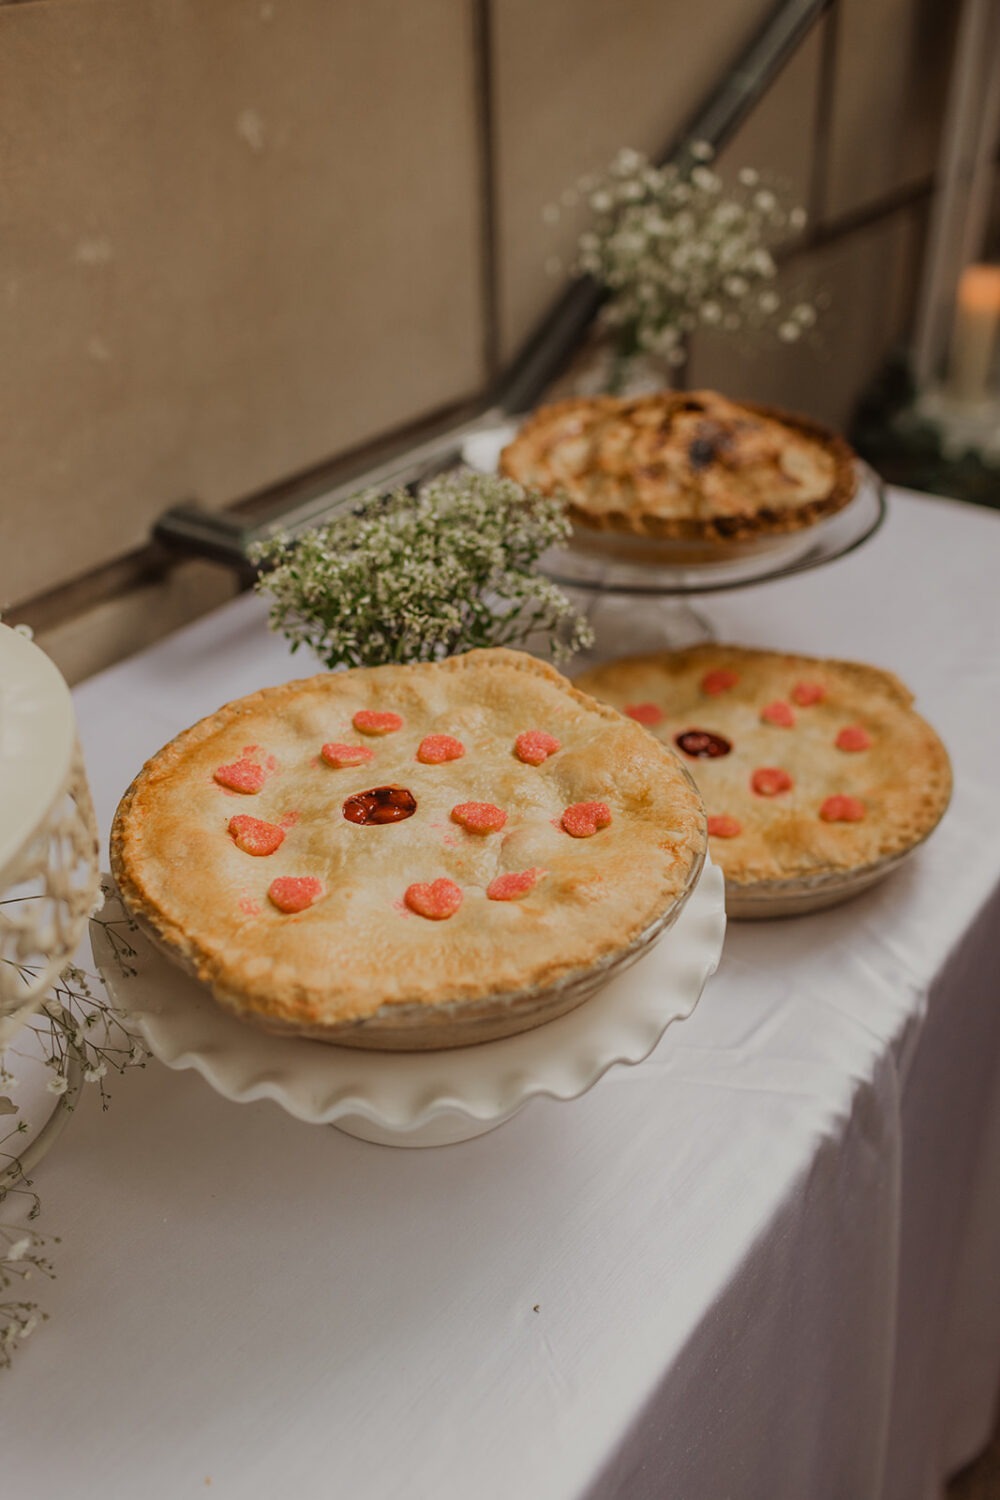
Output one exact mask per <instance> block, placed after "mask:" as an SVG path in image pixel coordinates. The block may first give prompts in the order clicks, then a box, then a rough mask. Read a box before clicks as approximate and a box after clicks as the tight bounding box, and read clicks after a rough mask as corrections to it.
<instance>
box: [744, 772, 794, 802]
mask: <svg viewBox="0 0 1000 1500" xmlns="http://www.w3.org/2000/svg"><path fill="white" fill-rule="evenodd" d="M750 785H751V786H752V787H753V789H754V791H755V792H756V793H757V796H758V797H778V796H780V794H781V793H782V792H790V791H791V789H792V785H793V783H792V778H791V777H790V776H789V774H788V772H787V771H785V770H783V769H782V768H781V766H759V767H758V768H757V770H756V771H754V773H753V775H752V776H751V777H750Z"/></svg>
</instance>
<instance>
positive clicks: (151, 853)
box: [111, 649, 705, 1047]
mask: <svg viewBox="0 0 1000 1500" xmlns="http://www.w3.org/2000/svg"><path fill="white" fill-rule="evenodd" d="M359 710H374V711H375V712H379V713H385V712H389V713H394V714H398V715H400V716H401V717H402V719H403V720H404V723H403V727H402V728H400V729H399V730H398V731H397V732H394V733H390V734H386V735H383V736H378V737H370V738H365V737H364V736H363V735H362V734H359V733H358V732H357V731H356V730H355V729H354V728H353V726H352V719H353V716H354V714H355V713H356V712H358V711H359ZM532 729H540V730H543V731H545V732H546V733H548V734H551V735H554V736H555V737H556V738H557V739H558V740H559V741H560V742H561V746H562V748H561V749H560V750H559V751H558V752H557V753H555V754H552V755H551V756H550V757H549V758H548V759H547V760H545V761H544V763H542V764H541V765H537V766H535V765H529V764H526V763H524V762H523V761H522V760H520V759H519V758H518V757H517V755H516V754H515V753H514V741H515V739H516V737H517V736H518V735H519V734H521V733H522V732H523V731H526V730H532ZM428 735H449V736H452V737H455V738H457V739H459V740H460V741H461V743H462V745H463V746H464V747H465V754H464V755H463V756H462V757H461V758H460V759H456V760H452V761H447V762H444V763H442V764H423V763H421V762H420V761H418V760H417V758H416V752H417V749H418V746H419V745H420V743H421V741H422V740H423V739H424V737H425V736H428ZM331 741H333V742H340V743H348V744H350V743H354V744H357V743H364V744H365V745H366V746H367V747H369V748H370V749H371V750H373V752H374V759H372V760H371V761H370V762H368V763H367V764H365V765H362V766H355V767H353V768H352V767H344V768H341V769H334V768H333V767H331V766H330V765H328V764H326V763H325V762H324V761H323V760H322V758H321V757H320V754H319V752H320V749H321V747H322V746H323V745H324V744H325V743H329V742H331ZM242 756H249V758H250V759H251V760H253V761H254V763H256V764H260V765H263V766H266V767H267V776H266V780H265V783H264V785H263V787H262V788H261V790H260V791H259V792H257V793H256V794H254V795H240V794H238V793H235V792H231V791H230V792H227V791H226V790H224V789H223V788H222V787H220V786H219V785H218V783H217V782H216V781H215V780H214V779H213V777H214V772H215V771H216V769H217V768H218V767H220V766H223V765H230V764H232V763H233V762H235V761H238V760H239V759H240V757H242ZM391 785H396V786H405V787H407V788H408V789H409V790H410V791H411V792H412V793H413V795H414V796H415V798H416V801H417V810H416V812H415V813H414V814H413V815H412V816H411V817H409V818H407V819H405V820H404V821H401V822H399V823H395V824H391V825H388V826H359V825H356V824H353V823H351V822H349V821H348V820H347V818H346V817H345V816H344V815H343V812H342V808H343V805H344V803H345V801H346V800H347V799H348V798H349V797H351V796H352V795H354V794H356V793H358V792H361V791H364V790H366V789H369V788H372V787H376V786H391ZM467 802H489V803H492V804H494V805H496V806H499V807H501V808H502V809H504V810H505V811H506V812H507V815H508V816H507V823H506V825H505V827H504V828H503V830H502V831H500V832H498V833H493V834H489V835H486V836H484V835H480V834H473V833H469V832H467V831H466V830H465V829H464V828H462V827H460V826H459V825H458V824H457V823H456V822H454V821H453V820H452V819H451V816H450V814H451V809H452V808H454V807H455V806H456V805H458V804H462V803H467ZM582 802H602V803H605V804H606V805H607V807H608V808H609V809H610V812H611V816H612V821H611V824H610V826H608V827H605V828H601V829H600V831H599V832H597V833H595V834H594V835H593V836H591V837H579V838H575V837H571V836H570V835H569V834H568V833H566V832H565V831H564V829H563V828H562V826H561V824H560V819H561V815H562V813H563V811H564V809H566V808H567V807H569V806H571V805H573V804H576V803H582ZM244 813H246V814H250V815H251V816H253V817H255V818H258V819H261V820H264V821H267V822H269V823H273V824H275V825H280V826H283V827H284V828H285V830H286V837H285V839H284V842H283V843H282V844H281V846H280V847H279V848H278V849H277V850H276V851H275V852H274V853H272V854H269V855H267V856H265V857H259V856H254V855H250V854H247V853H245V852H244V851H243V850H241V849H240V848H238V847H237V845H236V844H235V842H234V840H233V838H232V837H231V836H230V834H229V832H228V831H227V829H228V823H229V819H230V818H231V817H233V816H234V815H235V814H244ZM704 848H705V825H704V811H703V808H702V805H701V800H700V798H699V796H698V793H697V791H696V790H695V788H694V785H693V782H692V781H691V779H690V777H689V776H688V775H687V773H686V771H685V769H684V768H683V767H682V765H681V764H680V762H679V760H678V758H677V757H675V756H674V755H673V753H672V752H670V751H669V750H666V749H664V748H663V747H662V746H660V745H658V744H656V742H655V741H654V740H652V739H651V738H650V737H649V736H648V735H647V734H646V733H645V731H644V730H643V729H642V728H641V727H640V726H639V725H638V724H635V723H633V722H631V721H630V720H628V719H627V718H623V717H622V716H621V715H619V714H618V713H617V712H615V711H614V710H613V709H610V708H607V707H606V706H604V705H602V704H598V703H595V702H594V701H593V700H592V699H590V698H588V697H586V696H585V695H584V694H583V693H582V692H580V691H579V690H578V689H576V688H575V687H573V686H572V685H571V684H570V683H569V682H568V681H567V680H566V679H565V678H564V677H562V676H560V674H559V673H558V672H556V671H555V670H554V669H553V668H551V667H549V666H547V665H545V664H544V663H541V662H539V661H536V660H535V659H534V658H533V657H530V656H527V655H525V654H523V653H521V652H516V651H508V650H502V649H495V650H487V651H473V652H469V653H468V654H466V655H464V656H458V657H452V658H450V659H449V660H446V661H443V662H439V663H434V664H430V665H412V666H400V667H379V668H371V669H359V670H356V671H350V672H340V673H330V672H325V673H322V674H320V675H319V676H316V677H311V678H307V679H304V680H301V681H298V682H292V683H289V684H287V685H284V686H281V687H274V688H266V689H263V690H262V691H260V692H258V693H254V694H252V695H250V696H249V697H247V698H242V699H239V700H238V701H236V702H233V703H230V704H227V705H226V706H225V707H224V708H221V709H220V710H219V712H218V713H216V714H213V715H211V716H210V717H209V718H206V719H203V720H202V721H201V722H200V723H198V724H195V725H194V726H193V727H192V728H191V729H188V730H186V731H185V732H184V733H183V734H180V735H178V736H177V738H176V739H174V740H172V741H171V742H170V743H169V744H168V745H166V746H165V747H164V748H163V749H162V750H161V751H159V753H158V754H157V755H155V756H153V758H152V759H151V760H150V761H148V762H147V764H146V765H145V767H144V768H143V770H142V771H141V772H140V773H139V775H138V776H137V777H136V779H135V781H134V782H133V783H132V785H131V787H130V788H129V790H128V791H127V792H126V794H125V796H124V797H123V799H122V801H121V804H120V806H119V808H118V812H117V815H116V817H115V822H114V827H113V831H112V840H111V855H112V869H113V871H114V874H115V878H116V880H117V881H118V885H119V889H120V891H121V894H122V897H123V899H124V901H125V903H126V904H127V906H128V907H129V909H130V910H131V911H132V912H133V913H134V914H135V915H136V916H137V917H138V918H139V919H140V920H141V921H142V923H143V924H144V926H145V927H146V928H147V929H149V930H151V931H152V933H153V934H154V935H155V937H156V939H157V940H158V942H160V943H161V944H162V945H163V946H164V948H165V949H166V950H167V951H168V952H169V953H170V954H171V956H172V957H174V958H175V959H177V960H179V961H180V962H181V963H182V964H183V965H184V966H185V967H187V968H188V969H189V970H190V971H192V972H193V973H195V974H196V975H197V976H198V978H199V979H201V980H202V981H204V982H205V983H206V984H207V985H208V986H209V987H210V988H211V990H212V992H213V994H214V995H215V997H216V999H217V1000H219V1001H220V1003H221V1004H223V1005H224V1006H226V1007H228V1008H230V1009H231V1010H233V1011H235V1012H236V1013H237V1014H239V1015H240V1016H242V1017H244V1018H247V1019H250V1020H253V1021H256V1022H257V1023H259V1024H261V1025H263V1026H265V1027H267V1028H269V1029H271V1030H276V1031H285V1032H293V1033H297V1034H301V1035H308V1036H316V1037H320V1038H322V1039H324V1040H330V1041H336V1042H344V1043H347V1044H349V1045H350V1044H353V1045H364V1046H376V1047H378V1046H388V1047H423V1046H442V1045H444V1046H450V1045H462V1044H464V1043H466V1042H469V1041H478V1040H486V1039H489V1038H490V1037H493V1036H497V1035H503V1034H506V1033H508V1032H510V1031H516V1030H523V1029H526V1028H527V1027H529V1026H532V1025H536V1024H538V1023H539V1022H540V1021H543V1020H546V1019H549V1017H550V1015H552V1014H557V1013H558V1012H559V1010H560V1009H568V1008H570V1006H571V1005H572V1004H576V1003H578V1000H579V998H582V996H577V998H573V993H574V992H573V991H572V987H571V986H570V988H569V989H567V990H566V991H565V993H564V992H563V991H562V990H560V988H559V987H560V986H565V985H567V984H568V983H569V982H570V981H574V980H575V979H576V978H577V977H578V976H581V975H584V974H586V973H588V972H589V971H592V970H595V969H598V970H599V969H600V967H601V966H602V965H603V964H606V963H607V962H608V961H610V960H613V959H614V958H615V957H616V956H617V955H624V954H626V953H628V952H629V951H630V950H631V949H632V948H634V945H635V944H636V943H637V942H638V941H640V940H641V939H642V936H643V934H644V933H645V932H646V931H648V929H649V928H650V927H651V926H653V925H655V924H657V923H658V922H660V921H661V920H662V919H663V918H664V916H665V915H666V914H668V913H670V912H671V911H672V910H673V909H674V908H675V907H676V906H677V904H678V903H679V902H680V901H681V900H682V899H683V898H684V897H685V896H686V894H687V892H688V891H689V889H690V888H691V885H692V884H693V879H694V877H695V875H696V873H697V869H698V868H699V867H700V863H701V859H702V857H703V854H704ZM528 869H535V870H543V871H544V872H545V873H544V875H543V876H542V878H540V879H539V880H538V883H537V884H536V885H535V886H534V888H533V889H532V890H531V891H529V893H528V894H527V895H526V896H524V897H523V898H521V899H519V900H511V901H498V900H490V899H487V896H486V888H487V886H488V885H489V884H490V882H491V881H492V880H493V879H494V878H495V877H496V876H498V875H499V874H502V873H504V872H520V871H524V870H528ZM278 876H280V877H285V876H296V877H299V876H305V877H315V878H318V879H319V880H320V881H321V882H322V887H323V892H324V894H323V895H322V897H321V898H320V899H319V900H318V901H316V903H315V904H314V905H313V906H311V907H309V908H308V909H307V910H304V911H301V912H298V913H294V914H287V913H282V912H280V911H278V910H277V909H276V908H275V906H274V905H273V904H272V903H271V901H270V900H269V898H268V894H267V893H268V889H269V886H270V883H271V881H272V880H273V879H274V878H275V877H278ZM441 878H445V879H449V880H451V881H453V882H455V883H456V884H457V885H458V886H460V887H461V890H462V893H463V900H462V904H461V906H460V908H459V909H458V911H457V912H456V913H455V914H454V915H453V916H451V917H449V918H448V919H447V920H443V921H434V920H429V919H426V918H425V917H422V916H420V915H417V914H416V913H415V912H413V911H411V910H409V909H408V908H407V906H406V905H405V904H404V901H403V897H404V893H405V892H406V890H407V888H408V887H409V886H410V885H411V884H413V883H418V882H419V883H432V882H434V881H436V880H438V879H441ZM553 987H555V991H554V992H553ZM536 993H537V994H538V995H539V996H540V997H541V1000H540V1003H539V1004H538V1005H535V1004H533V997H534V996H535V994H536ZM512 997H513V998H512Z"/></svg>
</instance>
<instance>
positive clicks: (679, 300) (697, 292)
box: [575, 142, 815, 376]
mask: <svg viewBox="0 0 1000 1500" xmlns="http://www.w3.org/2000/svg"><path fill="white" fill-rule="evenodd" d="M712 154H713V153H712V151H711V148H710V146H708V144H707V143H705V142H693V143H690V144H689V146H688V149H687V158H686V166H685V165H684V164H683V163H682V164H681V165H673V164H672V165H669V166H667V167H664V168H656V167H653V166H652V165H651V164H650V163H649V162H648V161H647V160H646V159H645V158H644V157H643V156H642V155H641V154H640V153H639V152H637V151H633V150H625V151H620V152H619V153H618V155H617V157H616V158H615V160H614V161H613V162H612V164H611V166H610V167H609V169H608V170H607V172H606V173H605V175H604V177H603V178H601V179H591V180H590V181H589V182H588V185H587V192H586V195H585V197H586V202H587V204H588V205H589V207H590V210H591V216H592V217H591V222H590V223H589V224H588V225H587V226H586V227H585V229H584V230H583V232H582V234H581V235H580V237H579V240H578V242H577V257H576V263H575V268H576V270H577V271H578V272H580V273H586V274H588V275H591V276H593V277H594V279H595V280H596V281H598V282H599V283H600V284H601V285H602V286H603V287H604V288H605V290H606V291H607V292H608V294H609V295H608V299H607V301H606V303H605V306H604V310H603V317H604V319H605V322H606V324H607V326H608V327H609V328H612V329H614V330H615V333H616V337H617V341H618V348H619V355H618V361H617V363H616V365H615V374H616V376H617V375H621V374H622V373H623V371H624V369H625V367H626V365H627V361H628V359H629V358H630V357H631V355H633V354H635V353H636V352H637V351H644V352H646V353H650V354H653V355H655V356H656V357H658V358H663V359H666V357H667V355H668V354H669V355H670V361H669V362H670V363H671V364H673V365H676V366H678V367H679V366H680V365H681V364H683V362H684V358H685V350H684V348H683V338H684V336H686V335H688V334H690V333H692V332H693V331H694V330H695V329H696V328H698V327H707V328H710V329H713V330H719V331H722V332H727V333H733V332H735V331H737V330H739V329H747V330H752V331H758V330H762V329H763V328H765V327H767V328H770V329H775V330H776V329H778V328H779V327H781V328H783V329H784V330H785V331H784V332H782V333H781V334H780V335H779V336H780V338H781V339H782V340H783V341H786V342H792V341H794V338H798V337H799V335H800V333H801V330H802V329H803V328H806V327H809V326H811V324H809V323H808V314H807V315H806V318H805V319H803V317H802V316H801V315H800V313H799V312H798V311H797V309H792V310H789V309H788V307H787V305H786V302H785V299H784V298H783V297H782V295H781V294H780V293H779V292H778V291H776V290H771V289H770V287H769V286H767V287H766V288H765V287H762V283H765V284H767V283H771V282H773V281H775V279H776V278H777V266H776V264H775V260H774V257H773V255H772V254H771V249H770V246H771V244H772V243H774V242H775V240H776V239H777V238H778V236H779V234H780V233H781V231H782V230H783V229H784V228H785V226H789V227H801V224H802V223H804V222H805V219H804V214H805V211H804V210H803V209H798V208H794V209H787V208H786V206H785V205H784V204H783V203H782V202H781V200H780V197H779V194H778V193H777V192H776V191H774V190H773V189H772V188H771V187H769V186H767V185H766V184H765V183H764V182H763V181H762V178H761V174H760V173H759V172H757V171H756V170H755V169H754V168H750V167H748V168H744V169H743V170H742V171H741V172H740V173H739V174H738V179H737V186H736V187H735V188H734V189H733V190H732V191H727V190H726V189H725V187H724V184H723V181H722V178H721V177H720V176H719V175H718V174H717V173H716V172H715V171H713V170H711V169H709V167H707V166H706V165H705V163H706V162H708V161H710V160H711V158H712ZM799 305H800V306H809V304H802V303H800V304H799ZM812 311H813V312H814V311H815V310H814V309H812ZM791 326H794V327H795V328H796V329H797V332H796V333H795V335H794V336H790V335H789V334H788V332H787V329H788V327H791ZM668 330H669V333H668Z"/></svg>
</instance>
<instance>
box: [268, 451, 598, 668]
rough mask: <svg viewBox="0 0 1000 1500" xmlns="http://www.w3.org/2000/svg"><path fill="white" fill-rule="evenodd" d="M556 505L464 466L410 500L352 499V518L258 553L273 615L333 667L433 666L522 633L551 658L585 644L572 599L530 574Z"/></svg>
mask: <svg viewBox="0 0 1000 1500" xmlns="http://www.w3.org/2000/svg"><path fill="white" fill-rule="evenodd" d="M569 531H570V527H569V522H568V521H567V519H566V517H565V515H564V513H563V511H562V509H561V507H560V506H559V505H558V504H557V503H556V502H554V501H551V500H545V499H543V498H542V497H541V496H539V495H532V494H527V493H525V492H524V491H523V490H522V489H521V488H520V487H519V486H518V485H516V484H514V483H513V482H512V481H510V480H507V479H498V478H496V477H495V476H493V475H488V474H475V473H470V472H466V471H462V472H460V473H457V474H449V475H445V476H444V477H443V478H439V479H434V480H431V481H430V482H429V483H428V484H426V485H424V486H423V488H422V489H421V490H420V491H419V492H418V493H417V494H416V495H411V494H410V493H408V492H407V491H406V490H396V491H395V492H394V493H393V494H391V495H388V496H380V495H378V494H377V493H375V492H367V493H363V494H361V495H359V496H358V497H357V500H356V502H355V504H354V506H353V508H352V510H351V512H350V513H349V514H347V515H344V516H342V517H339V518H337V519H336V520H333V521H331V522H330V523H329V524H328V525H326V526H321V527H319V528H317V529H316V530H315V531H310V532H308V533H307V534H306V535H304V536H302V537H300V538H297V539H296V540H294V541H291V540H289V539H287V538H281V537H279V538H277V539H276V540H274V541H273V542H270V543H265V544H263V545H262V546H261V547H259V548H258V549H257V550H256V553H255V560H256V561H258V562H259V563H261V564H262V566H263V567H264V568H265V569H266V570H267V571H265V572H264V573H263V574H262V576H261V578H260V580H259V582H258V585H257V586H258V589H259V590H260V591H261V592H262V593H265V594H267V595H269V596H270V599H271V611H270V620H271V626H272V628H273V629H275V630H280V631H281V632H283V634H284V635H285V636H286V637H287V638H288V640H289V641H290V642H291V646H292V650H293V651H296V650H297V649H298V648H299V646H301V645H306V646H308V647H309V648H310V649H311V650H312V651H313V652H315V654H316V656H317V657H318V658H319V660H320V661H322V662H324V663H325V665H326V666H328V667H336V666H342V665H343V666H348V667H360V666H365V667H371V666H381V665H384V664H386V663H388V662H418V661H436V660H439V659H440V658H442V657H445V656H452V655H454V654H456V653H457V652H460V651H469V650H472V649H473V648H474V647H477V646H513V645H519V644H523V643H524V642H525V641H526V640H527V638H528V637H529V636H531V637H533V638H535V640H537V639H538V638H539V637H540V638H541V639H542V641H544V642H547V644H548V646H549V648H550V650H551V651H552V654H553V655H554V656H555V657H556V659H557V660H559V659H564V658H566V657H568V656H570V655H572V653H573V652H574V651H576V650H578V649H579V648H580V647H581V646H584V645H588V644H590V640H591V635H590V629H589V626H588V625H587V623H586V621H585V620H584V619H583V617H582V616H581V615H579V614H578V612H577V611H576V609H575V608H574V606H573V605H572V604H571V603H570V601H569V599H567V597H566V596H565V594H563V593H562V591H561V590H560V589H558V588H557V587H556V585H555V584H553V583H552V582H551V581H550V580H549V579H547V578H545V577H543V576H542V575H541V574H540V573H539V572H538V571H537V565H538V560H539V558H540V557H541V555H542V553H543V552H545V551H546V550H547V549H548V548H549V547H552V546H559V545H564V544H565V542H566V541H567V540H568V537H569Z"/></svg>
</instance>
